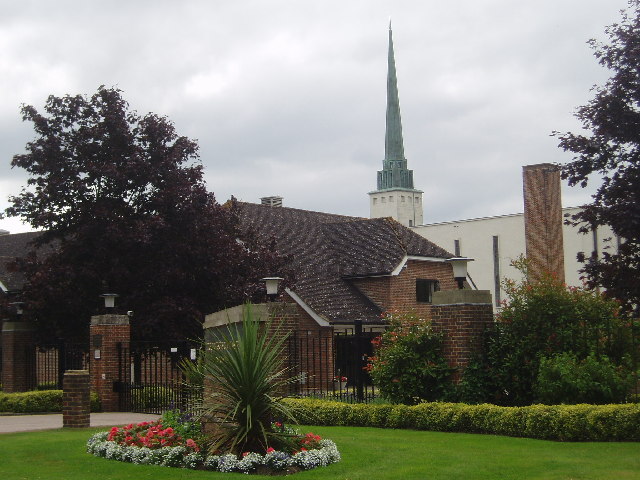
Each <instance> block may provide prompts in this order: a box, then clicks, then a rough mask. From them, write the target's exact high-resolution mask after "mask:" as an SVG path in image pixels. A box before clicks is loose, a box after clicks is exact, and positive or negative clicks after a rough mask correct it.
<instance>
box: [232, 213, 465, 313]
mask: <svg viewBox="0 0 640 480" xmlns="http://www.w3.org/2000/svg"><path fill="white" fill-rule="evenodd" d="M240 219H241V225H242V226H243V227H244V228H251V229H252V230H253V231H254V232H256V234H257V235H258V236H259V237H261V238H262V239H263V240H269V239H271V238H273V239H275V241H276V248H277V250H278V251H279V252H280V253H281V254H284V255H290V256H291V265H290V267H291V268H292V269H293V271H294V272H295V276H296V281H295V286H294V287H293V288H292V290H293V291H294V292H295V294H296V295H297V296H299V297H300V298H301V299H302V300H303V301H304V302H305V303H306V304H307V305H309V306H310V307H311V308H312V309H313V311H314V312H316V313H317V314H318V315H320V316H321V317H322V318H324V319H326V320H327V321H328V322H329V323H353V321H354V320H362V321H363V322H364V323H375V322H378V321H379V318H380V313H381V310H380V308H379V307H378V306H376V305H375V304H374V303H373V302H372V301H371V300H369V299H368V298H367V297H366V296H364V295H363V294H362V293H361V292H360V291H359V290H358V289H356V288H355V287H354V286H353V285H352V283H351V282H350V279H351V278H354V277H372V276H382V275H391V274H392V273H393V272H394V270H395V269H396V268H397V267H398V266H399V265H401V263H402V262H403V260H404V259H405V258H406V257H407V256H414V257H425V258H438V259H445V258H451V257H452V256H453V255H451V254H450V253H449V252H447V251H446V250H444V249H442V248H440V247H438V246H437V245H435V244H434V243H432V242H430V241H429V240H427V239H425V238H424V237H421V236H420V235H418V234H417V233H414V232H413V231H412V230H410V229H408V228H406V227H404V226H402V225H401V224H399V223H398V222H396V221H395V220H393V219H390V218H376V219H364V218H359V217H347V216H342V215H332V214H327V213H320V212H311V211H308V210H298V209H294V208H284V207H276V208H274V207H268V206H262V205H257V204H252V203H240Z"/></svg>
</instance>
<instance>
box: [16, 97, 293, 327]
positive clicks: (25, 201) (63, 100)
mask: <svg viewBox="0 0 640 480" xmlns="http://www.w3.org/2000/svg"><path fill="white" fill-rule="evenodd" d="M121 93H122V92H121V91H120V90H118V89H115V88H105V87H100V88H99V89H98V91H97V93H96V94H94V95H93V96H91V97H90V98H88V97H85V96H80V95H78V96H65V97H55V96H50V97H49V98H48V100H47V103H46V105H45V107H44V113H40V112H39V111H37V110H36V109H35V108H34V107H32V106H23V108H22V114H23V119H24V120H25V121H30V122H32V123H33V126H34V129H35V132H36V138H35V140H33V141H32V142H29V143H28V144H27V146H26V153H24V154H21V155H16V156H15V157H14V158H13V161H12V165H13V166H14V167H20V168H23V169H25V170H26V171H27V172H28V173H29V180H28V184H27V185H26V186H25V187H24V188H23V190H22V192H21V193H20V194H19V195H17V196H15V197H11V198H10V202H11V206H10V207H9V208H8V209H7V210H6V214H7V215H10V216H18V217H22V219H24V220H25V221H27V222H28V223H30V224H31V225H32V226H33V227H36V228H39V229H42V230H43V231H44V233H43V234H42V235H41V236H40V237H39V238H38V240H37V244H36V245H34V252H33V253H32V254H30V255H29V256H27V257H25V258H23V259H21V260H20V261H18V262H17V263H16V265H15V268H18V269H21V270H22V271H24V273H25V274H26V278H27V280H28V281H27V283H26V285H25V288H24V292H23V300H24V301H25V302H26V307H27V308H26V311H25V312H26V313H25V314H26V315H28V316H29V317H30V318H31V319H33V320H34V321H35V322H37V323H38V325H39V332H40V334H41V336H42V337H43V338H56V337H63V338H67V339H85V338H86V336H87V334H88V323H89V317H90V316H91V315H92V314H94V313H95V311H96V308H97V306H98V305H99V302H100V299H99V298H98V296H99V295H100V294H101V293H104V292H105V290H110V291H113V292H116V293H118V294H119V295H120V297H119V299H118V304H119V305H121V306H122V308H124V309H125V310H132V311H134V316H133V320H132V328H133V332H134V337H137V338H146V339H152V338H154V339H157V338H171V339H183V338H195V337H198V336H200V334H201V328H200V325H201V322H202V320H203V318H204V315H205V314H207V313H211V312H214V311H217V310H219V309H221V308H224V307H226V306H233V305H237V304H239V303H242V302H243V301H246V300H247V299H249V298H251V297H252V296H255V295H256V294H257V292H259V291H260V290H261V289H262V288H263V286H262V285H261V284H260V278H262V277H265V276H272V275H274V274H280V275H283V274H284V272H283V271H282V266H283V259H282V258H281V257H280V256H279V255H278V254H277V253H276V252H275V251H274V248H273V245H263V244H259V243H258V242H257V241H256V240H255V239H252V238H243V235H242V233H241V229H240V226H239V225H238V216H237V208H238V206H237V205H236V204H235V202H233V201H231V202H229V203H228V204H225V205H220V204H218V203H217V202H216V200H215V197H214V195H213V194H212V193H209V192H207V190H206V187H205V184H204V181H203V178H202V166H201V165H200V163H199V162H198V146H197V144H196V142H195V141H193V140H190V139H188V138H186V137H183V136H179V135H178V134H177V133H176V131H175V129H174V126H173V124H172V123H171V122H170V121H169V120H167V119H166V118H164V117H159V116H157V115H154V114H147V115H145V116H139V115H138V114H137V113H136V112H133V111H131V110H129V107H128V104H127V102H126V101H125V100H124V99H123V98H122V94H121ZM43 252H44V253H43Z"/></svg>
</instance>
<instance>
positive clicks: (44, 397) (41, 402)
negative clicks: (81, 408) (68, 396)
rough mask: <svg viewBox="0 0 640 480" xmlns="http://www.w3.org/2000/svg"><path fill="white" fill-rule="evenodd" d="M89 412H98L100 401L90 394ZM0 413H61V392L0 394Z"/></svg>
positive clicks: (96, 396)
mask: <svg viewBox="0 0 640 480" xmlns="http://www.w3.org/2000/svg"><path fill="white" fill-rule="evenodd" d="M91 411H92V412H99V411H100V399H99V398H98V395H97V394H96V393H93V392H91ZM0 412H10V413H42V412H62V390H43V391H34V392H20V393H2V392H0Z"/></svg>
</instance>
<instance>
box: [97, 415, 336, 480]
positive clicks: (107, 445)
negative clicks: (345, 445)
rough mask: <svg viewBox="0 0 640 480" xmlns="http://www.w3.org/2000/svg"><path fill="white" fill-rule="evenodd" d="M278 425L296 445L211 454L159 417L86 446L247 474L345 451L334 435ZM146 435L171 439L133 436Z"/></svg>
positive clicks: (117, 455) (331, 458) (129, 457)
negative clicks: (293, 448) (292, 447)
mask: <svg viewBox="0 0 640 480" xmlns="http://www.w3.org/2000/svg"><path fill="white" fill-rule="evenodd" d="M277 428H279V429H280V430H282V431H283V432H286V433H287V434H290V435H291V439H292V442H293V443H292V445H295V446H296V449H295V450H294V451H283V450H276V449H274V448H273V447H268V448H267V449H266V452H265V453H264V454H260V453H257V452H249V451H246V452H243V453H241V454H240V455H235V454H233V453H224V452H219V453H217V454H213V455H207V453H206V452H205V451H203V450H201V449H200V448H199V447H198V445H197V444H195V442H194V441H193V440H192V439H187V440H184V439H182V438H181V437H179V436H177V435H176V434H175V431H174V430H173V429H172V428H170V427H168V428H164V427H163V426H162V424H161V423H160V422H143V423H140V424H136V425H133V424H130V425H127V426H125V427H121V428H119V427H113V428H112V429H111V430H110V431H108V432H99V433H96V434H94V435H93V436H92V437H91V438H90V439H89V440H88V441H87V452H88V453H91V454H92V455H95V456H97V457H104V458H107V459H110V460H118V461H122V462H131V463H136V464H141V465H161V466H165V467H178V468H190V469H198V470H214V471H219V472H238V473H245V474H246V473H262V474H274V473H286V474H289V473H295V472H298V471H300V470H309V469H312V468H316V467H321V466H326V465H329V464H331V463H335V462H339V461H340V459H341V457H340V452H339V451H338V449H337V447H336V444H335V443H334V442H332V441H331V440H329V439H326V438H325V439H323V438H320V436H319V435H315V434H313V433H308V434H306V435H300V434H299V433H298V432H297V431H295V430H294V429H292V428H291V427H289V426H284V425H282V424H280V426H279V427H277ZM147 437H152V438H160V439H166V440H167V442H166V443H165V444H164V445H161V443H162V442H161V441H153V442H145V441H144V440H141V441H134V440H133V439H134V438H147ZM169 439H171V440H170V441H169Z"/></svg>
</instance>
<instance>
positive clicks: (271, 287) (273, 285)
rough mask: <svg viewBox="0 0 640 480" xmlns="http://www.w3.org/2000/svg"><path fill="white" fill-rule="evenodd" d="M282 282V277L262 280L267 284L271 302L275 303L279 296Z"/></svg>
mask: <svg viewBox="0 0 640 480" xmlns="http://www.w3.org/2000/svg"><path fill="white" fill-rule="evenodd" d="M282 280H284V278H281V277H265V278H263V279H262V281H263V282H265V284H266V287H267V297H269V301H270V302H273V301H275V299H276V297H277V296H278V286H279V285H280V282H281V281H282Z"/></svg>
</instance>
